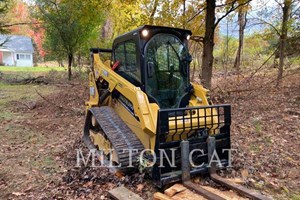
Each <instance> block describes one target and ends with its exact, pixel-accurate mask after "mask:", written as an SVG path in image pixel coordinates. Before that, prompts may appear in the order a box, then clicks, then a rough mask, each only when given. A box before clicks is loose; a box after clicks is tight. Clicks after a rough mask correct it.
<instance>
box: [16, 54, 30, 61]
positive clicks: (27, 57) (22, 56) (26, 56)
mask: <svg viewBox="0 0 300 200" xmlns="http://www.w3.org/2000/svg"><path fill="white" fill-rule="evenodd" d="M30 59H31V55H30V54H23V53H18V54H17V60H30Z"/></svg>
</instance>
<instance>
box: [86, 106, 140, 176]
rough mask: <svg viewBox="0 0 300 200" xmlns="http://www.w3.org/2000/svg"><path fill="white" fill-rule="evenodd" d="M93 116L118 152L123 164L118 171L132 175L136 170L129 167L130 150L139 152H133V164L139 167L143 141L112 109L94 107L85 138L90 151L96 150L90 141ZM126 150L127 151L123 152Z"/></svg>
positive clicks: (90, 110)
mask: <svg viewBox="0 0 300 200" xmlns="http://www.w3.org/2000/svg"><path fill="white" fill-rule="evenodd" d="M92 116H94V117H95V119H96V120H97V123H98V124H99V125H100V128H101V129H102V130H101V131H102V132H103V134H104V135H105V136H106V138H107V139H108V140H109V141H110V142H111V144H112V146H113V148H114V150H115V151H116V152H117V155H118V158H119V164H121V167H120V168H117V169H118V170H120V171H122V172H123V173H130V172H133V171H135V168H132V167H128V165H129V161H130V160H129V159H130V158H129V153H128V149H137V150H138V152H132V164H133V165H134V166H137V160H138V158H139V155H140V152H141V151H142V150H143V149H144V146H143V144H142V143H141V141H140V140H139V139H138V138H137V136H136V135H135V134H134V133H133V132H132V131H131V130H130V129H129V127H128V126H127V125H126V124H125V122H124V121H123V120H122V119H121V118H120V117H119V116H118V115H117V113H116V112H115V111H114V110H113V109H112V108H111V107H108V106H101V107H93V108H91V109H89V111H88V113H87V116H86V121H85V125H84V136H83V140H84V142H85V143H86V145H87V146H88V147H89V148H90V149H92V148H96V147H95V146H94V144H93V143H92V141H91V139H90V132H89V131H90V128H91V118H92ZM124 149H127V150H126V151H123V150H124Z"/></svg>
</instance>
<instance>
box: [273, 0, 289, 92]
mask: <svg viewBox="0 0 300 200" xmlns="http://www.w3.org/2000/svg"><path fill="white" fill-rule="evenodd" d="M291 4H292V0H284V6H283V8H282V11H283V17H282V25H281V35H280V41H279V66H278V76H277V84H276V86H279V85H280V83H281V79H282V74H283V66H284V57H285V56H284V51H285V45H286V38H287V27H288V20H289V13H290V9H291Z"/></svg>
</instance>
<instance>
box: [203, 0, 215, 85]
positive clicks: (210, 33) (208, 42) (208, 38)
mask: <svg viewBox="0 0 300 200" xmlns="http://www.w3.org/2000/svg"><path fill="white" fill-rule="evenodd" d="M215 9H216V1H215V0H206V15H205V35H204V39H203V54H202V81H203V84H204V86H205V87H207V88H208V89H210V88H211V78H212V69H213V60H214V56H213V49H214V33H215Z"/></svg>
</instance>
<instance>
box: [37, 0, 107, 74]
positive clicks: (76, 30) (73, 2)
mask: <svg viewBox="0 0 300 200" xmlns="http://www.w3.org/2000/svg"><path fill="white" fill-rule="evenodd" d="M36 6H37V8H38V9H37V11H38V12H37V13H36V14H37V15H36V16H37V17H38V18H39V20H41V21H42V22H43V26H44V28H45V34H46V38H45V40H46V41H45V44H46V45H45V46H46V47H47V48H48V51H50V52H51V53H54V54H55V55H56V56H57V57H62V56H67V58H68V78H69V80H71V77H72V65H73V60H74V55H75V53H76V52H78V51H79V50H80V47H81V46H82V45H83V44H84V43H86V41H88V40H89V39H90V38H91V37H92V36H93V35H94V31H95V29H97V28H99V27H100V25H101V23H102V22H103V19H104V16H103V12H102V10H104V7H105V6H106V5H103V4H101V3H99V2H98V1H96V0H91V1H81V0H64V1H56V0H54V1H52V0H37V2H36ZM86 51H88V50H87V49H86Z"/></svg>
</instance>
